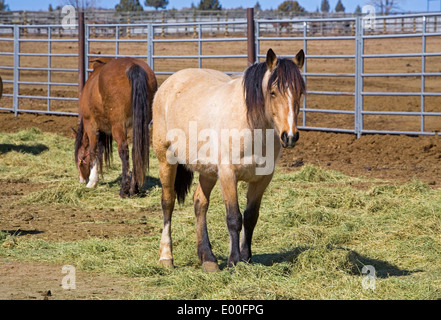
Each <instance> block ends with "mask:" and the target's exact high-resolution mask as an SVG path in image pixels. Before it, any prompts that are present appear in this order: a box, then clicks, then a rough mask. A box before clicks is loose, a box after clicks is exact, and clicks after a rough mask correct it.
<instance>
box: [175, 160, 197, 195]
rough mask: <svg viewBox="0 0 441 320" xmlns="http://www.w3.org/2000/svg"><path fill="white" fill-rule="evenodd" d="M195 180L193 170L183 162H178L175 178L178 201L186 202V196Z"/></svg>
mask: <svg viewBox="0 0 441 320" xmlns="http://www.w3.org/2000/svg"><path fill="white" fill-rule="evenodd" d="M192 182H193V171H191V170H189V169H187V168H186V167H185V166H184V165H183V164H178V169H177V172H176V179H175V193H176V197H177V198H178V203H184V201H185V196H186V195H187V193H188V192H189V191H190V187H191V183H192Z"/></svg>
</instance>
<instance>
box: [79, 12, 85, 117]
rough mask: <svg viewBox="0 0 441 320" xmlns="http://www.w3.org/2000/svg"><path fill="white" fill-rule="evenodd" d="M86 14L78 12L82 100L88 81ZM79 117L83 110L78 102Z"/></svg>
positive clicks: (80, 91)
mask: <svg viewBox="0 0 441 320" xmlns="http://www.w3.org/2000/svg"><path fill="white" fill-rule="evenodd" d="M84 29H85V28H84V12H83V11H80V12H78V98H81V93H82V91H83V87H84V84H85V79H86V70H85V69H86V68H85V65H86V59H85V57H84V55H85V53H86V50H85V32H84ZM78 117H79V118H81V108H80V103H79V101H78Z"/></svg>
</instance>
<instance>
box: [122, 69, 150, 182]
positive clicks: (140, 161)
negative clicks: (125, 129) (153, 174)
mask: <svg viewBox="0 0 441 320" xmlns="http://www.w3.org/2000/svg"><path fill="white" fill-rule="evenodd" d="M126 74H127V77H128V78H129V81H130V84H131V86H132V114H133V116H132V117H133V121H132V127H133V148H132V163H133V169H132V171H133V172H132V174H133V175H134V177H135V181H136V183H137V184H138V186H140V187H141V186H142V185H143V184H144V178H145V171H146V168H148V165H149V121H150V119H149V115H150V114H151V112H150V108H151V106H150V102H149V99H148V90H147V80H148V79H147V73H146V72H145V70H144V69H143V68H142V67H141V66H140V65H137V64H133V65H132V66H131V67H130V68H129V69H128V70H127V72H126Z"/></svg>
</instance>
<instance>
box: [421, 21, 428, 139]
mask: <svg viewBox="0 0 441 320" xmlns="http://www.w3.org/2000/svg"><path fill="white" fill-rule="evenodd" d="M426 20H427V17H426V16H424V17H423V30H422V35H421V37H422V50H421V51H422V53H421V132H424V131H425V127H426V124H425V118H424V112H425V110H426V101H425V100H426V99H425V96H424V92H425V91H426V75H425V73H426V49H427V48H426V32H427V21H426Z"/></svg>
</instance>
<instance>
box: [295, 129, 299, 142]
mask: <svg viewBox="0 0 441 320" xmlns="http://www.w3.org/2000/svg"><path fill="white" fill-rule="evenodd" d="M299 138H300V133H299V132H298V131H297V132H296V134H295V135H294V141H295V142H297V141H298V140H299Z"/></svg>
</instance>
